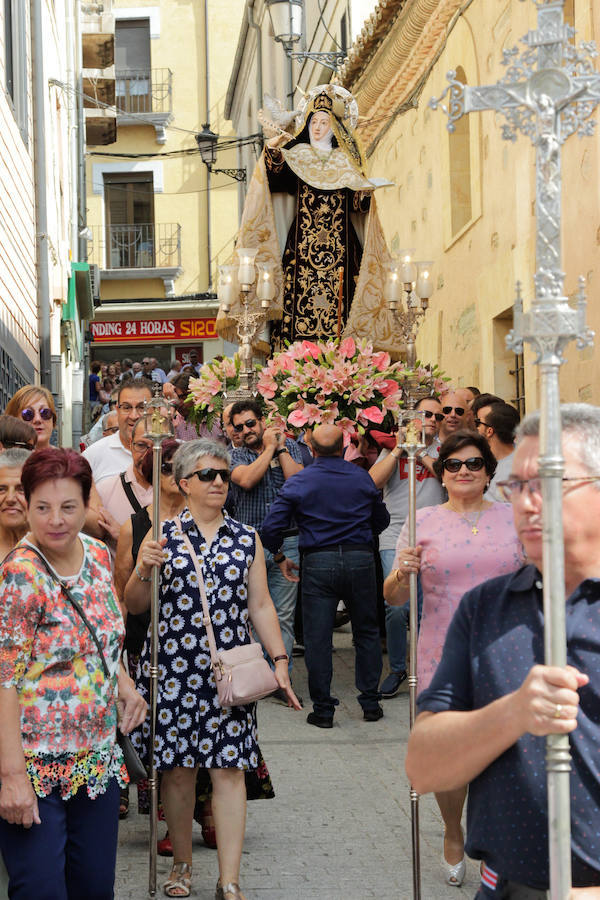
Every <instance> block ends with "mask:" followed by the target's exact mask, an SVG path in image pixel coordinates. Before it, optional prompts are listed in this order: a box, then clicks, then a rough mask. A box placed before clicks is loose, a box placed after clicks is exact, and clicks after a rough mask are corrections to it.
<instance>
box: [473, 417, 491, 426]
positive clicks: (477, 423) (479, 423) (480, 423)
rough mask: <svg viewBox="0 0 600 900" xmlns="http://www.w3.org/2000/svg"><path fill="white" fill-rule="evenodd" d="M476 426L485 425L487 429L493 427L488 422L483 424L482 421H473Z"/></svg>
mask: <svg viewBox="0 0 600 900" xmlns="http://www.w3.org/2000/svg"><path fill="white" fill-rule="evenodd" d="M473 421H474V422H475V424H476V425H485V427H486V428H491V427H492V426H491V425H488V423H487V422H483V421H482V420H481V419H473Z"/></svg>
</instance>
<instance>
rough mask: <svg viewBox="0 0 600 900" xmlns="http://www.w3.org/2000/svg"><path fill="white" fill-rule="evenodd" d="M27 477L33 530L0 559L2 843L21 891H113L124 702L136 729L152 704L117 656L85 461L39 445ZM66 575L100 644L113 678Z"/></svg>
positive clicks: (12, 881) (100, 894)
mask: <svg viewBox="0 0 600 900" xmlns="http://www.w3.org/2000/svg"><path fill="white" fill-rule="evenodd" d="M21 482H22V485H23V490H24V493H25V500H26V502H27V512H28V518H29V527H30V531H29V532H28V534H26V535H25V537H24V538H23V539H22V540H21V541H20V542H19V543H18V544H17V546H16V548H15V550H14V551H13V552H12V553H10V554H9V556H8V557H7V559H6V560H5V561H4V563H3V564H2V568H1V570H0V721H1V722H2V729H1V730H0V776H1V779H2V786H1V788H0V850H1V851H2V855H3V857H4V859H5V862H6V865H7V869H8V874H9V893H10V896H11V897H12V898H17V900H31V898H32V897H50V896H52V897H53V898H61V900H62V898H66V897H67V896H68V897H86V900H89V898H93V900H110V898H112V897H113V884H114V875H115V860H116V851H117V825H118V817H117V814H118V806H119V785H121V784H124V783H125V780H126V778H127V773H126V771H125V766H124V764H123V758H122V754H121V751H120V749H119V747H118V745H117V744H116V742H115V739H116V726H117V713H118V712H119V713H120V728H121V730H122V731H123V732H127V731H129V730H130V729H131V728H133V727H135V726H136V725H138V724H139V723H140V722H141V721H143V720H144V717H145V714H146V704H145V701H144V700H143V698H142V697H140V695H139V694H137V693H136V691H135V688H134V685H133V682H132V680H131V679H130V678H129V676H128V675H127V674H126V673H125V671H124V669H123V667H122V666H121V665H120V662H119V659H120V653H121V644H122V640H123V619H122V617H121V613H120V610H119V605H118V602H117V599H116V596H115V592H114V588H113V583H112V575H111V568H110V560H109V556H108V550H107V549H106V547H105V546H104V544H102V543H100V542H99V541H96V540H94V539H93V538H89V537H87V536H86V535H84V534H80V530H81V527H82V525H83V521H84V519H85V514H86V509H87V503H88V500H89V495H90V489H91V484H92V473H91V469H90V467H89V465H88V463H87V461H86V460H85V459H83V457H81V456H80V455H79V454H78V453H75V452H74V451H73V450H58V449H53V448H46V449H44V450H39V451H36V452H35V453H33V454H32V455H31V457H30V458H29V459H28V460H27V462H26V463H25V465H24V466H23V471H22V474H21ZM63 586H65V587H67V588H68V589H70V591H71V594H72V596H73V597H74V599H75V600H76V601H78V602H79V604H80V606H81V607H82V608H83V611H84V612H85V614H86V616H87V618H88V620H89V622H90V623H91V626H92V627H93V629H94V630H95V633H96V635H97V637H98V638H99V640H100V642H101V644H102V647H103V651H104V656H105V659H106V662H107V665H108V667H109V670H110V672H111V678H110V681H107V680H106V679H105V677H104V673H103V666H102V661H101V659H100V656H99V653H98V650H97V649H96V645H95V644H94V642H93V640H92V638H91V635H90V633H89V632H88V630H87V628H86V626H85V624H84V622H83V620H82V618H81V617H80V615H79V614H78V613H77V612H76V610H75V609H74V607H73V606H72V605H71V604H70V602H69V601H68V599H67V596H66V594H65V592H64V591H63ZM117 692H118V700H117ZM49 892H50V893H49Z"/></svg>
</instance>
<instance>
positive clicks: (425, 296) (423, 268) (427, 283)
mask: <svg viewBox="0 0 600 900" xmlns="http://www.w3.org/2000/svg"><path fill="white" fill-rule="evenodd" d="M417 267H418V270H419V273H418V277H417V294H418V295H419V297H420V299H421V300H429V298H430V297H431V295H432V294H433V282H432V279H431V263H430V262H421V263H417Z"/></svg>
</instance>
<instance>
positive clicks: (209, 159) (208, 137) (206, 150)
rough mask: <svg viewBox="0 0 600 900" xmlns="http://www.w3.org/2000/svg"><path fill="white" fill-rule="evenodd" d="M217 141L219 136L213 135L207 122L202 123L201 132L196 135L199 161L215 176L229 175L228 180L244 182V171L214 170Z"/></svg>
mask: <svg viewBox="0 0 600 900" xmlns="http://www.w3.org/2000/svg"><path fill="white" fill-rule="evenodd" d="M218 140H219V135H218V134H215V133H214V131H212V130H211V127H210V125H209V124H208V122H205V123H204V125H203V126H202V131H200V132H199V133H198V134H197V135H196V144H197V145H198V150H199V151H200V159H201V160H202V162H203V163H204V165H205V166H206V168H207V169H208V171H209V172H214V173H215V174H221V175H229V177H230V178H235V180H236V181H246V170H245V169H215V168H214V165H215V162H216V159H217V142H218Z"/></svg>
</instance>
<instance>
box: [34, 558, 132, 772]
mask: <svg viewBox="0 0 600 900" xmlns="http://www.w3.org/2000/svg"><path fill="white" fill-rule="evenodd" d="M27 548H28V549H29V550H32V551H33V552H34V553H35V555H36V556H37V557H38V559H39V560H40V562H41V563H42V564H43V566H44V568H45V569H46V571H47V572H48V574H49V575H50V577H51V578H53V579H54V580H55V581H56V580H57V579H56V577H55V575H54V573H53V572H52V570H51V569H50V568H49V566H48V563H47V562H46V560H45V559H44V557H43V556H42V554H41V553H40V552H39V550H37V549H36V548H35V547H32V546H31V544H27ZM58 584H59V585H60V587H61V590H62V592H63V594H64V595H65V597H66V598H67V600H68V601H69V603H70V604H71V606H72V607H73V609H74V610H75V611H76V612H77V613H78V615H79V617H80V618H81V620H82V622H83V624H84V625H85V627H86V628H87V630H88V631H89V634H90V637H91V639H92V640H93V642H94V644H95V646H96V650H97V651H98V655H99V657H100V662H101V663H102V671H103V672H104V677H105V678H106V681H107V683H110V671H109V668H108V665H107V662H106V657H105V656H104V650H103V649H102V644H101V643H100V639H99V638H98V635H97V634H96V632H95V630H94V626H93V625H92V623H91V622H90V620H89V619H88V617H87V616H86V614H85V612H84V611H83V609H82V606H81V604H80V603H79V601H78V600H76V599H75V597H74V596H73V594H72V593H71V591H70V590H69V588H68V587H66V586H65V585H64V584H63V583H62V581H58ZM117 744H118V745H119V747H120V748H121V750H122V752H123V759H124V761H125V767H126V769H127V773H128V775H129V780H130V781H131V782H133V784H137V782H138V781H141V780H142V779H143V778H147V777H148V773H147V772H146V769H145V767H144V764H143V763H142V761H141V759H140V758H139V756H138V754H137V750H136V749H135V747H134V746H133V744H132V743H131V738H130V737H129V735H127V734H123V732H122V731H121V729H120V728H119V726H118V725H117Z"/></svg>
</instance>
